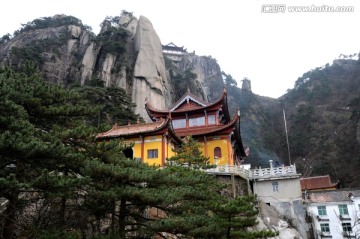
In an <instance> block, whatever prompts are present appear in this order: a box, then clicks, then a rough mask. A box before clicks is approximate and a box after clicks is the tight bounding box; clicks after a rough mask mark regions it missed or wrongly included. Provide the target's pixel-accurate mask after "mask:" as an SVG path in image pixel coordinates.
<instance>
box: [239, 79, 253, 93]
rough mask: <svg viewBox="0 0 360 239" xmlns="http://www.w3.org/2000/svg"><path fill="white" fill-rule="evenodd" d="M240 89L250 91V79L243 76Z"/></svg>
mask: <svg viewBox="0 0 360 239" xmlns="http://www.w3.org/2000/svg"><path fill="white" fill-rule="evenodd" d="M241 89H242V90H243V91H249V92H251V81H250V80H249V79H248V78H246V77H245V78H244V79H242V86H241Z"/></svg>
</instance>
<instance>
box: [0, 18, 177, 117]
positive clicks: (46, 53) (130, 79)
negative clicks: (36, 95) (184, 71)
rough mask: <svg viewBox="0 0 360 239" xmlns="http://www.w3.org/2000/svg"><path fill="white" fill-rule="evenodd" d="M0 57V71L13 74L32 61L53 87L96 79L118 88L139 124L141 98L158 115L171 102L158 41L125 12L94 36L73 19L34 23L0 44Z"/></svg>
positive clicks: (146, 26)
mask: <svg viewBox="0 0 360 239" xmlns="http://www.w3.org/2000/svg"><path fill="white" fill-rule="evenodd" d="M0 43H1V42H0ZM0 57H1V58H0V64H1V65H11V66H15V67H18V68H20V67H22V65H24V63H25V61H26V60H35V61H36V62H37V63H38V64H39V65H40V68H41V71H42V72H43V73H44V77H45V78H46V79H47V80H49V81H51V82H53V83H55V84H63V85H65V86H68V85H72V84H81V85H84V84H87V82H90V81H91V80H92V79H93V78H99V79H101V80H102V81H103V82H104V85H105V86H106V87H109V86H116V87H121V88H123V89H125V90H126V92H127V93H128V94H129V95H131V96H132V100H133V102H134V103H135V104H136V113H138V114H140V116H142V117H143V118H144V119H148V116H147V113H146V111H145V109H144V102H145V99H146V98H148V99H149V100H151V101H152V102H153V103H154V106H155V107H157V108H159V109H163V108H167V107H168V106H169V105H171V104H172V102H173V99H172V96H171V92H172V90H171V85H170V84H169V80H168V77H167V75H166V69H165V63H164V58H163V55H162V48H161V42H160V38H159V37H158V35H157V33H156V31H155V30H154V28H153V26H152V24H151V22H150V21H149V19H147V18H146V17H144V16H141V17H140V19H139V20H138V19H137V18H136V17H134V16H133V15H132V13H129V12H125V11H123V13H122V15H121V16H118V17H113V18H107V19H105V20H104V22H103V23H102V29H101V31H100V34H99V35H98V36H95V35H94V34H93V33H92V32H91V31H89V29H88V28H87V27H85V26H83V25H82V23H81V21H80V20H78V19H76V18H74V17H69V16H64V15H56V16H54V17H53V18H41V19H36V20H34V21H33V22H31V23H30V24H28V25H27V26H25V27H24V28H23V29H21V31H19V34H17V35H16V36H15V37H13V38H12V39H11V40H9V41H7V42H5V43H4V42H3V43H1V45H0Z"/></svg>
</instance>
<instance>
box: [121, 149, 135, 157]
mask: <svg viewBox="0 0 360 239" xmlns="http://www.w3.org/2000/svg"><path fill="white" fill-rule="evenodd" d="M123 152H124V155H125V157H126V158H129V159H133V158H134V152H133V149H132V148H126V149H124V151H123Z"/></svg>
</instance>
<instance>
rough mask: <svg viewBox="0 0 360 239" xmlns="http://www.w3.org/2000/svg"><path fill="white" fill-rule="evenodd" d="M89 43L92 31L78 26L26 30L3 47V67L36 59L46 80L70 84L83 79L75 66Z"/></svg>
mask: <svg viewBox="0 0 360 239" xmlns="http://www.w3.org/2000/svg"><path fill="white" fill-rule="evenodd" d="M55 17H61V16H55ZM88 44H89V32H88V31H86V30H84V29H82V28H81V27H80V26H76V25H67V26H59V27H48V28H43V29H36V30H32V31H26V32H23V33H21V34H19V35H17V36H15V37H14V38H13V39H12V40H11V41H9V42H7V43H4V44H2V45H0V62H1V63H0V64H1V65H11V66H16V67H21V66H22V65H23V64H24V63H25V61H26V60H35V61H38V63H39V64H40V65H41V70H42V72H43V73H44V76H45V78H46V79H48V80H49V81H51V82H53V83H56V84H63V85H68V84H70V83H72V82H73V81H74V79H78V78H79V76H80V72H79V70H78V69H77V67H76V66H77V65H78V61H79V60H78V59H79V58H81V56H82V55H83V54H84V53H85V49H86V47H87V45H88Z"/></svg>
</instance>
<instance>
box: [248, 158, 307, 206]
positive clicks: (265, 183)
mask: <svg viewBox="0 0 360 239" xmlns="http://www.w3.org/2000/svg"><path fill="white" fill-rule="evenodd" d="M300 176H301V174H298V173H297V172H296V167H295V165H290V166H282V167H273V162H272V160H270V168H259V169H252V170H251V175H250V183H251V186H252V189H253V193H254V194H255V195H256V196H257V198H258V199H259V200H261V201H263V202H265V203H267V204H269V205H270V204H273V203H280V202H292V201H293V200H298V201H299V200H300V201H301V186H300Z"/></svg>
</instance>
